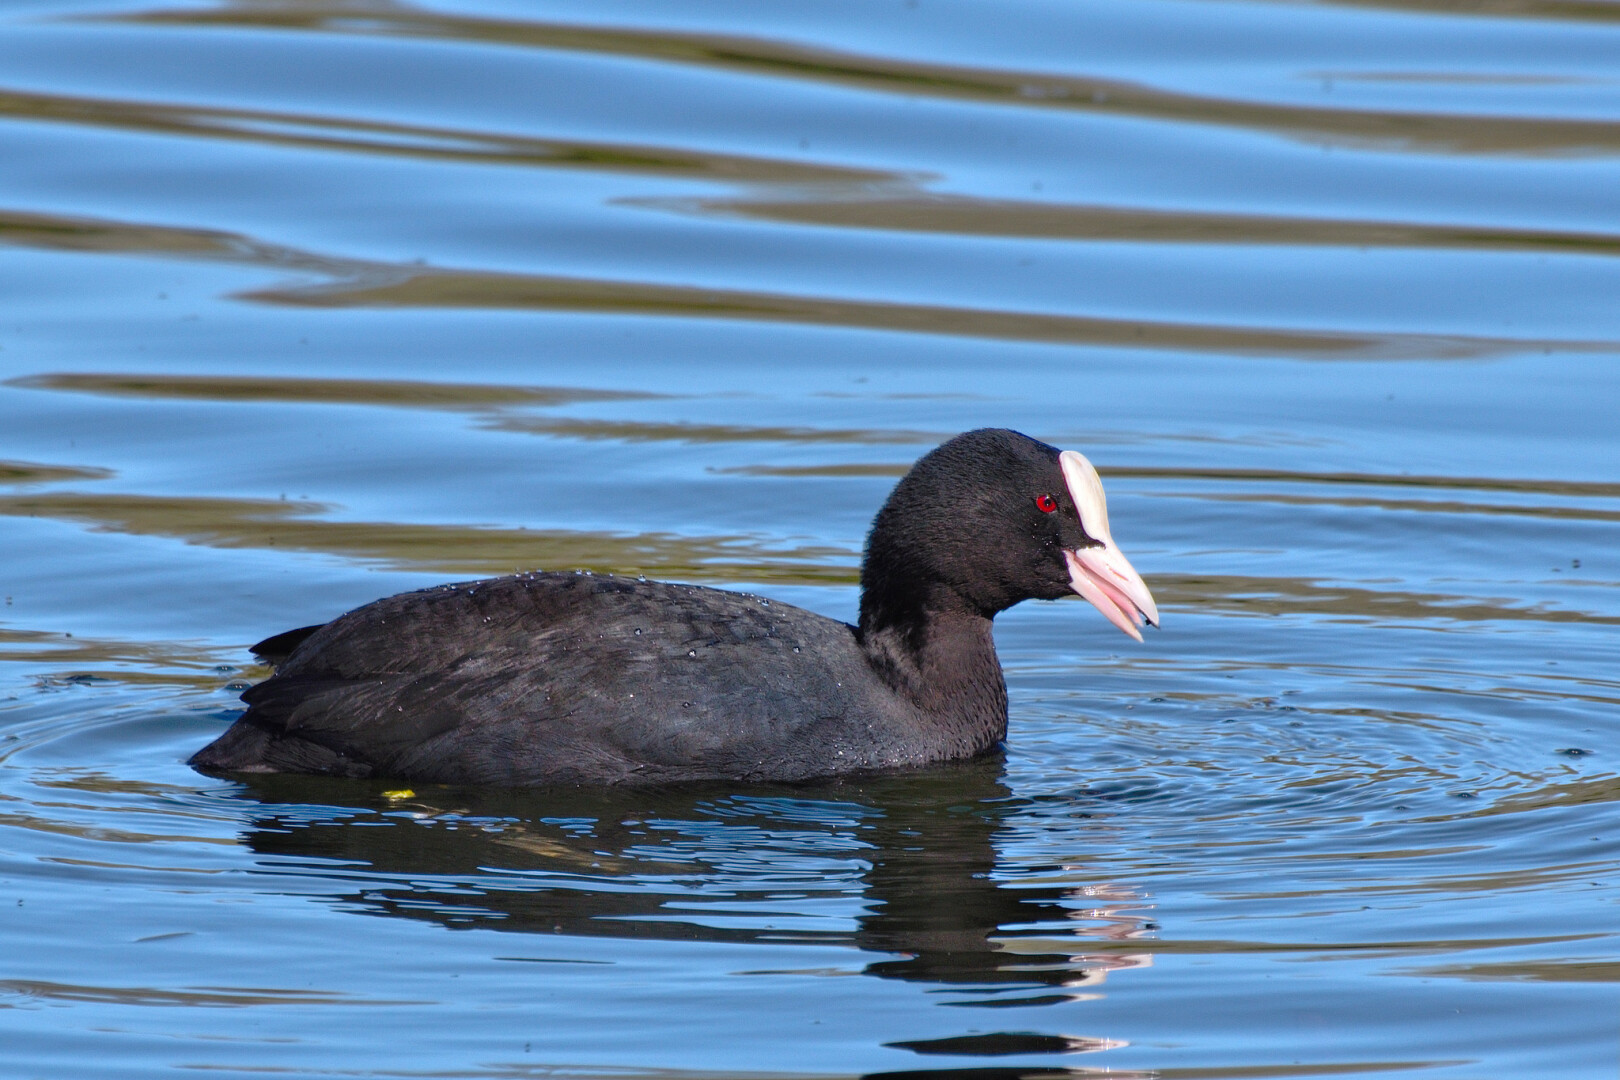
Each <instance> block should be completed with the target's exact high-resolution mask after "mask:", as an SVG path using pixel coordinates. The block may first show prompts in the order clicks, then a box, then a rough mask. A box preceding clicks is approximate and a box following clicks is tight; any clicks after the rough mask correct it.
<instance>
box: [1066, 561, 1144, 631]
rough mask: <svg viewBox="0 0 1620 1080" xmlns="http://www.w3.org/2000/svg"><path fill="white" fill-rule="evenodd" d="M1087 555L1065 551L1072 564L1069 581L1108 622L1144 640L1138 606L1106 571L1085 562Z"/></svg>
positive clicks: (1070, 564)
mask: <svg viewBox="0 0 1620 1080" xmlns="http://www.w3.org/2000/svg"><path fill="white" fill-rule="evenodd" d="M1085 555H1086V552H1081V553H1080V554H1079V555H1076V554H1075V553H1074V552H1072V551H1065V552H1064V553H1063V558H1064V560H1065V561H1066V562H1068V564H1069V584H1070V585H1071V586H1073V588H1074V591H1075V592H1077V593H1079V594H1080V595H1081V596H1083V597H1085V599H1087V600H1088V601H1090V602H1091V605H1092V606H1093V607H1095V608H1096V609H1097V610H1098V611H1100V612H1102V613H1103V617H1104V618H1106V619H1107V620H1108V621H1109V622H1111V623H1113V624H1114V625H1115V626H1117V627H1119V628H1120V629H1121V630H1123V631H1125V632H1126V633H1127V634H1129V635H1131V637H1133V638H1135V639H1136V640H1137V641H1141V640H1142V631H1140V630H1138V629H1137V628H1136V624H1137V619H1138V616H1137V614H1136V605H1135V604H1133V603H1132V602H1131V601H1130V599H1129V598H1128V597H1126V596H1125V594H1124V593H1122V592H1120V591H1119V589H1118V588H1116V587H1115V586H1114V585H1113V583H1111V582H1110V581H1109V580H1108V578H1107V577H1106V576H1105V574H1106V571H1104V572H1102V573H1099V572H1098V571H1097V570H1094V569H1092V568H1091V567H1090V566H1088V565H1086V562H1087V560H1086V559H1085Z"/></svg>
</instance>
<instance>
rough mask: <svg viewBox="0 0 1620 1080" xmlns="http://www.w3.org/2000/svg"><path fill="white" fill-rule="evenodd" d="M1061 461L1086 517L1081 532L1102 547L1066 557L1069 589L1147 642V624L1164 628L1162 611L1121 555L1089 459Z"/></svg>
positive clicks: (1075, 456) (1072, 456)
mask: <svg viewBox="0 0 1620 1080" xmlns="http://www.w3.org/2000/svg"><path fill="white" fill-rule="evenodd" d="M1058 462H1059V464H1061V465H1062V467H1063V480H1064V482H1065V483H1067V484H1068V486H1069V497H1070V498H1072V499H1073V500H1074V505H1075V508H1076V509H1077V510H1078V511H1079V513H1080V527H1081V528H1082V529H1084V530H1085V532H1086V535H1087V536H1089V537H1091V538H1092V539H1093V540H1095V541H1097V543H1098V545H1099V546H1097V547H1087V548H1081V549H1080V550H1078V551H1065V552H1064V553H1063V559H1064V561H1065V562H1066V563H1068V566H1069V585H1070V586H1071V587H1072V588H1073V589H1074V591H1075V592H1077V593H1079V594H1080V595H1081V596H1083V597H1085V598H1086V599H1087V600H1089V601H1090V602H1091V604H1092V605H1093V606H1094V607H1095V608H1096V609H1097V610H1098V611H1100V612H1102V613H1103V615H1104V616H1105V617H1106V618H1107V619H1108V621H1109V622H1111V623H1113V624H1114V625H1115V626H1117V627H1119V628H1120V629H1121V630H1123V631H1125V632H1126V633H1127V634H1129V635H1131V637H1133V638H1135V639H1136V640H1137V641H1141V640H1142V631H1141V629H1140V627H1141V625H1142V624H1143V623H1150V624H1152V625H1154V626H1158V625H1159V608H1158V606H1157V605H1156V604H1154V603H1153V594H1152V593H1150V592H1148V587H1147V583H1146V582H1144V581H1143V580H1142V575H1140V574H1138V573H1137V572H1136V568H1135V567H1133V566H1131V564H1130V561H1129V560H1128V559H1126V558H1125V556H1124V555H1122V554H1121V553H1120V550H1119V548H1118V547H1116V546H1115V545H1114V538H1113V537H1112V536H1111V535H1110V534H1109V532H1108V503H1107V501H1106V500H1105V499H1104V498H1103V489H1102V480H1101V479H1100V478H1099V477H1098V476H1097V470H1096V469H1095V468H1093V467H1092V464H1091V462H1089V461H1087V460H1086V458H1085V455H1084V454H1081V453H1079V452H1077V451H1074V450H1065V451H1063V453H1062V454H1060V455H1058Z"/></svg>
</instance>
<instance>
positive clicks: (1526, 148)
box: [116, 0, 1620, 156]
mask: <svg viewBox="0 0 1620 1080" xmlns="http://www.w3.org/2000/svg"><path fill="white" fill-rule="evenodd" d="M1541 13H1544V12H1538V14H1541ZM357 16H361V17H357ZM116 18H117V19H118V20H119V21H124V22H133V23H144V24H148V25H156V26H219V27H257V28H264V29H272V28H273V29H276V30H283V31H304V32H316V33H321V34H360V35H365V36H370V37H410V38H417V37H422V38H432V39H433V40H436V41H457V40H459V41H473V42H481V43H486V44H498V45H504V46H507V47H515V48H529V49H548V50H565V51H569V52H582V53H598V54H606V55H610V56H620V57H634V58H637V59H642V60H648V61H653V62H657V63H664V64H684V65H694V66H698V67H701V68H708V69H715V70H721V71H728V72H736V73H740V74H745V75H750V76H754V77H763V78H771V79H791V80H795V81H809V82H814V83H822V84H830V85H835V86H844V87H852V88H855V89H858V90H862V91H866V92H869V93H880V94H904V95H907V96H909V97H922V98H936V99H943V100H954V101H969V102H977V103H983V104H990V105H1000V106H1010V107H1015V108H1020V109H1043V110H1047V109H1060V110H1064V111H1080V112H1087V113H1094V114H1103V115H1112V116H1124V117H1129V118H1133V119H1140V120H1154V121H1161V122H1163V121H1170V122H1175V123H1183V124H1203V125H1214V126H1220V127H1231V128H1239V129H1244V130H1250V131H1258V132H1266V133H1270V134H1274V135H1281V136H1285V137H1289V138H1293V139H1299V140H1303V141H1307V142H1311V143H1319V144H1330V145H1337V146H1351V147H1357V148H1363V149H1377V150H1380V151H1384V152H1405V153H1427V154H1435V153H1441V154H1467V155H1474V154H1490V155H1513V156H1547V155H1565V154H1577V153H1578V154H1603V155H1609V154H1613V153H1615V152H1616V151H1620V124H1617V123H1614V122H1612V121H1607V120H1585V119H1575V118H1569V117H1556V116H1554V117H1541V116H1511V115H1505V116H1488V115H1468V114H1465V113H1433V112H1431V113H1423V112H1416V111H1391V110H1383V109H1366V108H1360V109H1358V108H1322V107H1317V106H1307V105H1296V104H1283V103H1274V102H1264V101H1249V100H1243V99H1241V98H1227V97H1216V96H1212V95H1200V94H1191V93H1182V92H1178V91H1175V90H1169V89H1165V88H1162V87H1157V86H1152V85H1149V84H1147V83H1142V82H1134V81H1129V80H1124V79H1116V78H1105V77H1100V76H1089V75H1078V74H1069V73H1064V72H1050V71H1014V70H1004V69H997V68H991V67H972V66H966V65H960V64H947V63H937V62H936V63H928V62H922V61H917V60H908V59H902V58H899V57H891V56H876V55H871V54H866V53H856V52H844V51H840V50H834V49H826V48H817V47H814V46H807V45H800V44H797V43H794V42H787V41H774V40H770V39H767V38H759V37H742V36H736V35H728V34H713V33H693V32H683V31H672V30H646V29H642V28H639V27H615V26H592V25H588V24H577V23H546V22H537V21H528V20H518V19H492V18H483V17H477V16H463V15H452V14H445V13H440V12H435V11H429V10H426V9H423V8H418V7H414V6H412V5H409V4H402V3H388V2H375V0H374V2H370V3H367V4H365V5H364V7H363V8H357V7H356V6H354V5H352V4H349V3H345V2H343V0H286V2H282V3H265V2H262V0H252V2H249V3H226V4H223V5H220V6H218V7H213V8H200V9H186V10H179V9H156V10H151V11H146V12H137V13H132V14H129V15H121V16H117V17H116Z"/></svg>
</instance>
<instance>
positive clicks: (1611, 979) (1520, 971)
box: [1413, 960, 1620, 983]
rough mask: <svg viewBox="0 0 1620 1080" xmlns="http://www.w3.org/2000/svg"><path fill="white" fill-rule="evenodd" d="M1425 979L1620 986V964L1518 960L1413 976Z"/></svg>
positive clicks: (1434, 969) (1457, 966)
mask: <svg viewBox="0 0 1620 1080" xmlns="http://www.w3.org/2000/svg"><path fill="white" fill-rule="evenodd" d="M1413 974H1415V975H1419V976H1423V977H1432V976H1441V977H1444V978H1452V979H1489V980H1493V981H1496V980H1502V979H1511V980H1514V981H1516V982H1576V983H1620V961H1615V960H1517V961H1507V962H1499V963H1494V964H1442V965H1438V966H1435V967H1426V968H1422V969H1420V970H1418V971H1415V972H1413Z"/></svg>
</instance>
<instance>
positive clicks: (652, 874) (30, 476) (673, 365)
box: [0, 0, 1620, 1080]
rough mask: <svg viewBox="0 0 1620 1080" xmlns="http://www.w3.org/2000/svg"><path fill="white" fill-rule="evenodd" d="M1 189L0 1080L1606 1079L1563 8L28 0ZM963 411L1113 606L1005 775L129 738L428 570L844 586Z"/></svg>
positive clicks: (1588, 177)
mask: <svg viewBox="0 0 1620 1080" xmlns="http://www.w3.org/2000/svg"><path fill="white" fill-rule="evenodd" d="M0 161H4V163H5V164H4V168H3V169H0V316H3V318H0V567H3V570H0V593H3V604H4V606H3V607H0V829H3V832H0V836H3V837H4V842H3V843H0V910H3V911H4V912H5V913H6V914H5V919H4V922H3V924H0V933H3V935H4V943H5V947H4V950H3V954H4V957H5V960H4V963H3V964H0V1063H3V1065H4V1069H3V1070H0V1071H4V1072H5V1073H6V1074H7V1075H16V1076H19V1077H31V1078H32V1077H40V1078H55V1077H63V1078H67V1077H82V1076H85V1075H117V1076H119V1077H130V1078H139V1077H147V1076H166V1075H174V1074H175V1073H176V1072H177V1071H185V1073H186V1074H188V1075H189V1074H193V1073H195V1072H196V1071H198V1070H201V1071H203V1072H205V1073H207V1074H210V1075H223V1076H238V1075H240V1076H262V1075H266V1074H269V1075H290V1076H312V1077H314V1076H345V1077H349V1076H367V1077H400V1078H406V1077H408V1078H420V1077H470V1078H482V1077H489V1078H497V1077H540V1076H547V1077H557V1076H564V1077H569V1076H578V1077H593V1078H595V1077H602V1078H609V1077H611V1078H614V1080H653V1078H655V1077H656V1078H660V1080H668V1078H677V1080H699V1078H711V1077H713V1078H722V1077H723V1078H732V1077H736V1078H741V1077H756V1076H775V1077H795V1078H798V1077H804V1078H831V1077H853V1076H862V1075H873V1074H882V1075H911V1076H919V1077H921V1076H929V1077H941V1076H944V1077H956V1078H957V1080H1013V1078H1035V1077H1043V1078H1050V1077H1073V1078H1076V1080H1078V1078H1081V1077H1085V1076H1091V1075H1097V1076H1103V1075H1107V1076H1111V1077H1128V1078H1147V1077H1163V1078H1167V1080H1172V1078H1174V1080H1206V1078H1207V1080H1215V1078H1221V1080H1227V1078H1246V1077H1255V1078H1259V1077H1282V1076H1328V1075H1332V1076H1359V1075H1372V1074H1382V1073H1386V1072H1406V1073H1412V1074H1415V1075H1424V1076H1434V1077H1436V1078H1441V1077H1444V1078H1487V1077H1490V1078H1494V1077H1504V1076H1524V1077H1530V1076H1535V1077H1542V1076H1548V1077H1552V1076H1557V1077H1566V1076H1567V1077H1589V1076H1590V1077H1605V1078H1607V1077H1612V1076H1613V1075H1614V1071H1615V1069H1616V1067H1617V1062H1620V994H1617V993H1616V986H1617V984H1620V942H1617V934H1616V928H1617V926H1620V829H1617V827H1616V823H1617V820H1620V819H1617V803H1620V768H1617V765H1616V762H1615V760H1614V755H1615V753H1616V749H1615V748H1616V747H1617V746H1620V739H1617V735H1620V646H1617V644H1616V642H1617V640H1620V638H1617V634H1620V437H1617V435H1616V431H1617V426H1616V422H1615V416H1616V414H1617V412H1620V374H1617V372H1620V305H1617V303H1616V300H1615V298H1616V297H1617V296H1620V262H1617V255H1620V7H1617V6H1616V5H1615V4H1614V3H1612V2H1609V0H1556V2H1555V0H1523V2H1490V3H1485V2H1480V3H1470V2H1455V3H1454V2H1444V3H1441V2H1424V0H1410V2H1407V0H1366V2H1343V3H1291V2H1283V0H1275V2H1273V0H1262V2H1254V3H1236V2H1225V0H1204V2H1190V0H1188V2H1158V0H1143V2H1139V3H1135V4H1130V5H1120V4H1104V3H1064V4H1056V3H1037V2H1020V0H998V2H996V3H989V2H984V0H971V2H968V0H963V2H952V3H947V2H941V0H895V2H891V3H884V4H881V5H876V4H865V3H860V4H857V3H815V4H809V3H806V4H768V5H767V4H748V3H742V2H721V0H715V2H704V3H693V4H683V5H678V6H670V5H663V4H653V3H641V2H633V0H623V2H617V0H616V2H614V3H611V4H581V3H572V2H564V0H557V2H547V3H503V2H499V0H489V2H482V3H480V2H456V0H445V2H441V3H436V4H432V5H418V4H409V3H396V2H389V0H355V2H345V0H240V2H232V0H196V2H182V3H172V4H169V3H164V2H162V0H158V2H156V3H153V2H151V0H129V2H96V0H30V2H23V3H14V4H12V5H10V6H9V7H8V8H7V9H6V10H5V12H4V13H3V14H0ZM982 425H1003V426H1011V427H1016V428H1019V429H1021V430H1024V431H1027V432H1029V433H1030V434H1032V435H1036V436H1038V437H1040V438H1043V439H1047V440H1049V441H1052V442H1055V443H1057V444H1059V445H1063V446H1072V447H1075V448H1078V449H1082V450H1084V451H1085V452H1086V453H1087V454H1088V455H1090V456H1091V457H1092V459H1093V460H1094V461H1096V462H1097V464H1098V466H1099V467H1100V469H1101V470H1102V472H1103V475H1104V479H1105V482H1106V483H1107V485H1108V490H1109V494H1110V499H1111V505H1110V511H1111V514H1112V518H1113V525H1114V533H1115V535H1116V536H1117V537H1118V538H1119V540H1120V543H1121V545H1122V547H1124V549H1125V550H1126V551H1127V552H1128V553H1129V554H1130V556H1131V558H1132V560H1133V562H1134V563H1135V565H1136V566H1137V567H1138V568H1139V569H1140V570H1141V571H1142V572H1143V573H1144V575H1145V576H1146V578H1147V579H1148V581H1149V583H1150V585H1151V586H1152V588H1153V591H1154V594H1155V596H1156V597H1157V598H1158V599H1159V602H1160V607H1161V609H1162V611H1163V613H1164V630H1163V631H1162V632H1161V633H1157V634H1151V635H1150V636H1149V637H1148V639H1147V643H1146V644H1145V645H1144V646H1136V645H1135V644H1134V643H1132V642H1130V641H1128V640H1127V639H1125V638H1123V637H1122V636H1120V635H1118V634H1117V633H1116V632H1115V631H1113V630H1112V629H1111V628H1109V627H1108V626H1107V625H1106V624H1105V623H1104V622H1103V621H1102V620H1101V619H1099V618H1098V617H1097V616H1096V614H1095V613H1094V612H1092V611H1091V610H1090V609H1089V608H1088V607H1086V606H1085V605H1083V604H1082V603H1080V602H1078V601H1071V602H1061V603H1057V604H1030V605H1025V606H1024V607H1022V608H1020V609H1016V610H1014V611H1012V612H1010V613H1008V614H1007V615H1005V616H1004V617H1003V618H1002V619H1000V620H999V621H998V628H997V634H998V644H999V647H1000V650H1001V655H1002V659H1003V661H1004V664H1005V666H1006V669H1007V677H1008V684H1009V689H1010V693H1011V698H1012V721H1011V737H1010V739H1009V742H1008V744H1007V747H1006V750H1005V753H1004V754H997V755H994V756H992V757H990V758H988V759H986V760H983V761H978V762H973V763H968V764H964V765H961V766H957V767H952V768H945V769H940V770H936V771H932V772H928V773H924V774H918V775H908V776H899V777H891V778H874V779H871V780H868V781H862V782H851V783H844V784H840V785H832V786H817V785H810V786H803V787H785V788H774V787H767V788H760V787H742V788H724V787H718V788H702V789H682V790H674V791H665V792H646V791H643V792H631V793H620V792H606V793H601V792H597V793H593V792H583V791H582V792H547V793H539V792H510V791H507V792H502V791H493V790H478V789H458V788H432V787H428V788H414V789H408V788H403V787H401V786H400V785H398V784H397V783H389V782H377V783H358V782H336V781H318V780H310V779H299V778H268V779H261V780H257V781H254V782H252V783H244V782H230V781H222V780H217V779H210V778H207V777H203V776H199V775H197V774H195V773H193V772H192V771H191V770H190V769H188V768H187V767H186V766H185V764H184V761H185V759H186V757H187V756H188V755H189V754H190V753H191V752H193V751H194V750H195V749H197V748H198V747H199V746H201V745H203V744H204V743H205V742H207V741H208V740H209V739H211V738H212V737H213V736H215V735H216V734H217V733H218V732H219V731H221V730H222V729H223V727H224V726H225V725H226V724H228V723H229V722H230V720H231V719H232V717H233V716H234V715H235V714H236V713H237V712H238V711H239V709H240V708H241V706H240V705H239V703H237V701H236V695H237V694H238V693H240V691H241V689H242V688H244V687H245V686H246V685H248V684H250V683H251V682H252V681H254V680H256V679H258V678H261V677H263V675H264V674H266V672H265V670H264V669H262V668H258V667H255V666H253V665H252V663H251V658H250V657H249V656H248V655H247V653H246V651H245V646H246V645H247V644H248V643H250V642H252V641H255V640H257V639H259V638H260V637H263V636H265V635H267V634H269V633H273V632H276V631H279V630H282V629H286V628H289V627H293V626H299V625H304V624H307V623H310V622H313V621H318V620H321V619H324V618H328V617H331V616H333V615H335V614H337V613H339V612H341V611H343V610H345V609H346V608H348V607H351V606H353V605H355V604H359V603H362V602H364V601H366V600H369V599H372V598H375V597H377V596H381V595H384V594H387V593H391V592H396V591H399V590H403V589H408V588H413V587H418V586H423V585H427V584H431V583H434V582H438V581H444V580H447V579H455V578H468V577H475V576H479V575H490V574H500V573H505V572H509V571H512V570H517V569H529V568H536V567H540V568H547V569H569V568H580V569H590V570H592V571H598V572H602V571H609V572H618V573H630V574H635V573H645V574H648V575H655V576H659V577H665V578H671V579H676V580H686V581H698V582H703V583H707V584H714V585H720V586H727V587H737V588H745V589H750V590H759V591H765V592H768V593H769V594H770V595H771V596H774V597H779V598H780V599H782V600H785V601H789V602H792V603H797V604H800V605H803V606H805V607H808V608H811V609H813V610H816V611H820V612H823V613H826V614H828V615H832V616H835V617H839V618H852V617H853V615H854V611H855V605H856V591H855V583H856V573H857V561H858V557H859V550H860V545H861V542H862V538H863V536H864V533H865V529H866V527H867V524H868V522H869V521H870V519H871V516H872V514H873V512H874V511H875V510H876V508H877V506H878V505H879V503H880V502H881V501H882V499H883V497H884V494H885V493H886V491H887V490H888V488H889V486H890V485H891V484H892V483H893V481H894V478H895V477H897V476H899V475H900V474H901V473H903V472H904V470H905V468H906V467H907V465H908V464H909V463H910V462H911V461H912V460H914V459H915V458H916V457H917V456H918V455H919V454H921V453H923V452H924V451H925V450H927V449H928V448H929V447H931V446H933V445H935V444H936V443H937V442H939V441H940V440H941V439H943V438H946V437H948V436H949V435H951V434H953V433H955V432H958V431H961V430H964V429H966V428H970V427H975V426H982Z"/></svg>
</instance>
